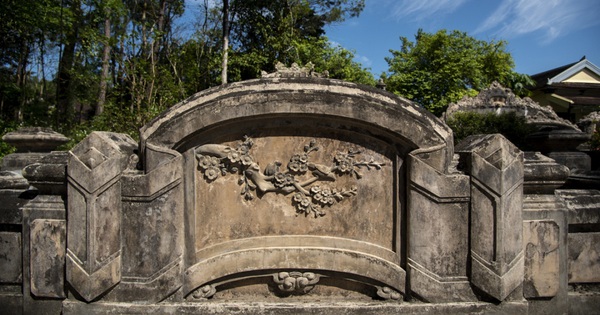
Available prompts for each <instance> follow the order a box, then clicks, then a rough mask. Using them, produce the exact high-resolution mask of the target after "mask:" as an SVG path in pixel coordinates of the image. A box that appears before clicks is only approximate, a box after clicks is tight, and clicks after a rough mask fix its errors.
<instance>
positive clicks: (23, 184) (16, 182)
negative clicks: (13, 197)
mask: <svg viewBox="0 0 600 315" xmlns="http://www.w3.org/2000/svg"><path fill="white" fill-rule="evenodd" d="M27 187H29V183H28V182H27V180H26V179H25V178H23V176H21V175H19V174H17V173H15V172H10V171H0V189H21V190H25V189H27Z"/></svg>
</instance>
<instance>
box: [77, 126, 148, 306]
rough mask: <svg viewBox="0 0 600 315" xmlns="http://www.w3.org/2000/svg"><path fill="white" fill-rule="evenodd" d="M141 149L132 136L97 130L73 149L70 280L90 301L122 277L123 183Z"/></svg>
mask: <svg viewBox="0 0 600 315" xmlns="http://www.w3.org/2000/svg"><path fill="white" fill-rule="evenodd" d="M135 148H136V145H135V142H133V140H131V138H129V137H128V136H125V135H121V134H114V133H108V132H93V133H91V134H90V135H89V136H88V137H87V138H86V139H84V141H82V142H81V143H79V144H78V145H77V146H75V147H74V148H73V149H72V150H71V152H70V158H69V165H68V183H69V184H68V203H67V204H68V206H69V211H68V221H67V222H68V228H67V231H68V235H67V244H68V250H67V267H66V270H67V281H69V283H70V284H71V285H72V286H73V288H74V289H75V290H77V292H78V293H79V294H80V295H81V296H82V297H83V298H84V299H85V300H87V301H91V300H93V299H95V298H96V297H97V296H99V295H100V294H102V293H104V292H106V291H107V290H108V289H110V288H111V287H112V286H114V285H115V284H117V283H118V282H119V281H121V246H122V243H121V233H122V232H121V213H122V207H121V183H120V181H119V180H120V177H121V175H122V172H123V171H124V170H125V169H126V168H127V166H128V161H129V157H130V155H131V154H132V153H133V150H134V149H135Z"/></svg>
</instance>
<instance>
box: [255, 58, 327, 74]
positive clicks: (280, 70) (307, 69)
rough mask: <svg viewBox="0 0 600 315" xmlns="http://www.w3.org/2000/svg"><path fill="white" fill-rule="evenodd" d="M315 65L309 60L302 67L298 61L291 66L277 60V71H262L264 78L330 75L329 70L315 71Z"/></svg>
mask: <svg viewBox="0 0 600 315" xmlns="http://www.w3.org/2000/svg"><path fill="white" fill-rule="evenodd" d="M314 70H315V65H314V64H313V63H312V62H310V61H309V62H308V63H307V64H305V65H304V67H300V66H299V65H298V64H297V63H295V62H294V63H292V65H291V66H290V67H286V65H284V64H283V63H281V62H277V64H275V72H272V73H267V72H266V71H261V76H262V77H263V78H310V77H312V78H327V77H329V72H328V71H327V70H325V71H323V72H321V73H319V72H316V71H314Z"/></svg>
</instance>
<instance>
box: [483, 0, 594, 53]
mask: <svg viewBox="0 0 600 315" xmlns="http://www.w3.org/2000/svg"><path fill="white" fill-rule="evenodd" d="M599 14H600V3H599V2H597V0H503V2H502V3H501V4H500V6H499V7H498V9H496V11H495V12H494V13H492V15H491V16H489V17H488V18H487V19H486V20H485V21H484V22H483V23H482V24H481V25H480V26H479V27H478V28H477V29H476V30H475V33H482V32H491V33H493V34H496V35H499V36H500V37H502V38H512V37H516V36H519V35H524V34H529V33H534V32H539V33H541V34H542V38H541V41H542V42H544V43H550V42H552V41H553V40H555V39H556V38H558V37H560V36H564V35H566V34H569V33H571V32H573V31H576V30H580V29H584V28H587V27H590V26H592V25H594V24H597V23H598V18H597V17H598V15H599Z"/></svg>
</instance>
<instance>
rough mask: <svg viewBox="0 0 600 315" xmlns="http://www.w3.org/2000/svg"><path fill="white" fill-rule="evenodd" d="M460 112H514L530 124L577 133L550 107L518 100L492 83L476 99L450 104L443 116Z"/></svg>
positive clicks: (511, 93)
mask: <svg viewBox="0 0 600 315" xmlns="http://www.w3.org/2000/svg"><path fill="white" fill-rule="evenodd" d="M461 111H462V112H471V111H472V112H479V113H489V112H493V113H502V112H509V111H514V112H517V113H519V114H520V115H522V116H524V117H525V118H526V119H527V122H528V123H530V124H534V125H537V126H546V127H553V128H558V129H570V130H575V131H579V128H577V126H575V125H574V124H572V123H571V122H569V121H568V120H566V119H563V118H560V117H558V115H557V114H556V113H555V112H554V111H553V110H552V108H551V107H550V106H546V107H541V106H540V105H539V104H538V103H536V102H535V101H533V100H532V99H530V98H529V97H525V98H520V97H518V96H516V95H515V94H514V93H513V92H512V91H511V90H510V89H508V88H505V87H503V86H502V85H500V84H499V83H498V82H493V83H492V84H491V85H490V87H488V88H487V89H483V90H482V91H481V92H479V94H478V95H477V96H476V97H465V98H463V99H462V100H460V101H458V102H456V103H452V104H450V105H449V106H448V109H447V110H446V113H445V116H446V118H448V117H451V116H452V115H453V114H454V113H456V112H461Z"/></svg>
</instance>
